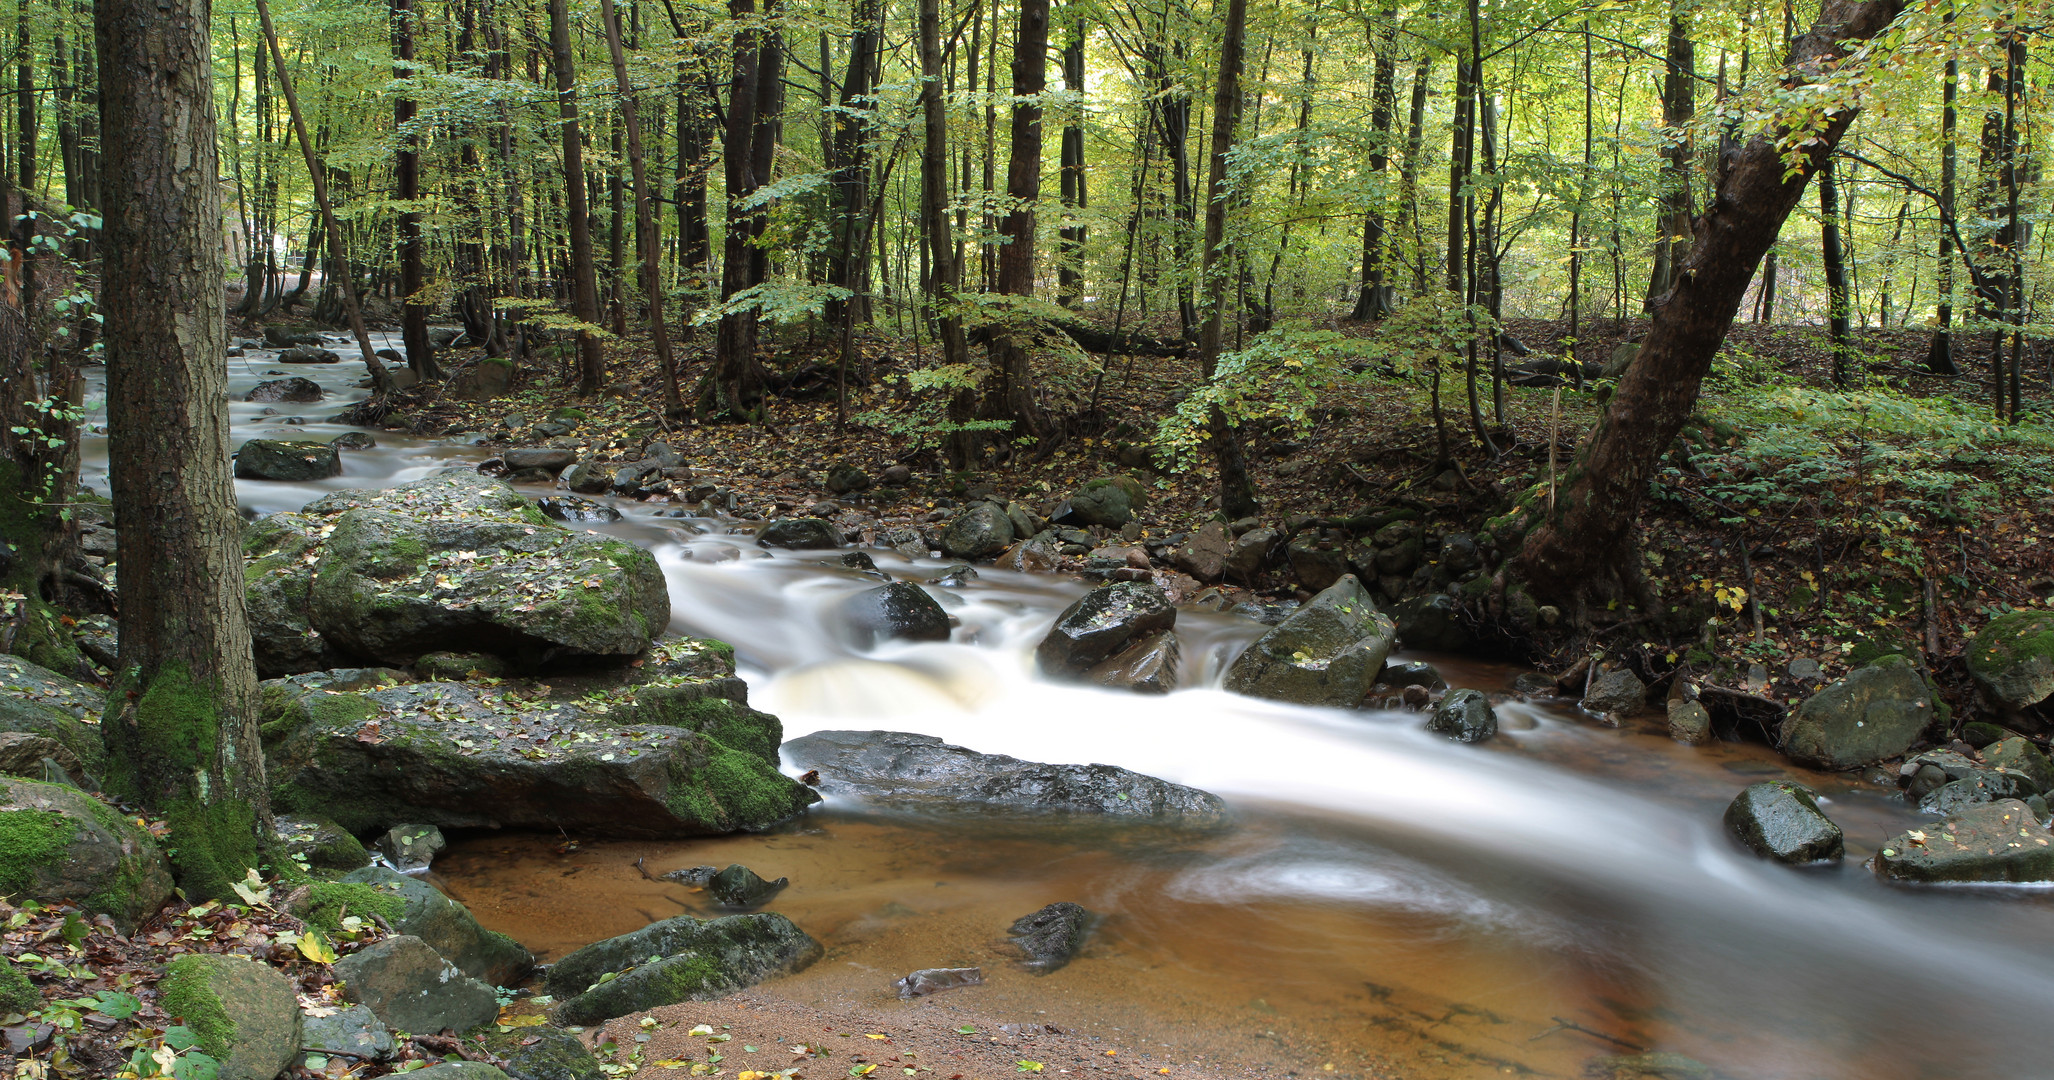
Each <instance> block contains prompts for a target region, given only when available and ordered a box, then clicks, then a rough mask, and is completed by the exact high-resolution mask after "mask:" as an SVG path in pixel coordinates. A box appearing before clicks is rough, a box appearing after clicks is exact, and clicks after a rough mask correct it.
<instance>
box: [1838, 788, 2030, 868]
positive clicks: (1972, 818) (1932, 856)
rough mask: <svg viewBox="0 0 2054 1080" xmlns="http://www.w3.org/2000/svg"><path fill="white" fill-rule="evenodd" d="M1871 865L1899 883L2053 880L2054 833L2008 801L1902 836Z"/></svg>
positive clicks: (2015, 802)
mask: <svg viewBox="0 0 2054 1080" xmlns="http://www.w3.org/2000/svg"><path fill="white" fill-rule="evenodd" d="M1872 865H1873V866H1874V867H1875V871H1876V873H1877V874H1879V875H1881V876H1882V877H1886V878H1890V879H1892V880H1896V881H1918V882H1955V881H1998V882H2005V881H2008V882H2038V881H2054V833H2049V832H2048V831H2047V829H2046V827H2045V826H2043V825H2041V824H2040V822H2039V819H2037V818H2035V817H2034V816H2033V814H2032V811H2031V810H2029V809H2028V808H2027V807H2026V804H2024V803H2022V802H2020V801H2018V800H2017V799H2004V800H2001V801H1998V802H1993V803H1985V804H1983V805H1980V806H1972V807H1969V808H1968V809H1966V810H1963V811H1961V812H1960V813H1958V814H1955V815H1953V816H1951V817H1948V818H1946V819H1944V820H1942V821H1941V822H1940V823H1939V824H1937V825H1927V826H1924V827H1923V828H1918V829H1911V830H1909V831H1906V832H1903V833H1899V834H1898V835H1896V836H1894V837H1892V838H1890V839H1889V840H1888V841H1886V842H1885V843H1884V844H1883V847H1882V849H1881V850H1879V851H1877V852H1876V857H1875V859H1874V860H1873V862H1872Z"/></svg>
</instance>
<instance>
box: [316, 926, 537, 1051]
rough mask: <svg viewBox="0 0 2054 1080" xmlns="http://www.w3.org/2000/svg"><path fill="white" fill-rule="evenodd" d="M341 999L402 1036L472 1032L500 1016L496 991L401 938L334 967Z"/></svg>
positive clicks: (417, 943) (421, 945) (376, 945)
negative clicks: (451, 1030) (362, 1008)
mask: <svg viewBox="0 0 2054 1080" xmlns="http://www.w3.org/2000/svg"><path fill="white" fill-rule="evenodd" d="M335 976H336V978H337V980H339V981H341V982H342V983H343V999H344V1000H346V1001H350V1002H354V1003H356V1004H360V1005H364V1006H367V1007H369V1008H370V1010H371V1012H372V1013H374V1014H376V1015H377V1017H378V1019H379V1020H380V1021H383V1022H384V1023H385V1024H386V1026H388V1027H394V1028H398V1029H400V1030H401V1031H412V1032H422V1033H427V1032H436V1031H441V1030H442V1029H444V1028H455V1029H456V1030H458V1031H468V1030H470V1029H471V1028H474V1027H477V1026H478V1025H479V1024H483V1023H485V1022H487V1021H489V1020H491V1019H492V1018H493V1017H495V1016H497V1015H499V1000H498V998H497V996H496V995H495V994H494V993H493V990H492V987H491V986H489V985H487V984H485V983H482V982H479V981H478V980H477V979H474V978H471V977H470V976H468V975H465V974H464V973H463V972H461V971H458V970H457V968H456V965H454V964H452V963H450V962H449V961H448V960H445V959H443V957H442V954H441V953H438V952H436V951H435V950H434V949H433V948H431V947H429V945H428V943H427V942H424V941H422V940H421V939H420V938H417V937H412V936H410V935H406V934H401V935H398V936H395V937H389V938H386V939H385V940H383V941H380V942H376V943H374V944H371V945H367V946H365V947H364V948H362V949H359V950H357V951H356V952H353V953H351V954H349V955H348V956H345V957H343V958H342V959H340V960H337V961H336V962H335Z"/></svg>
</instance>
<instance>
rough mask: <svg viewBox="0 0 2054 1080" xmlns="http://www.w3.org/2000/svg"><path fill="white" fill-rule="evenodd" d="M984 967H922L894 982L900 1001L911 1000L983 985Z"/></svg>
mask: <svg viewBox="0 0 2054 1080" xmlns="http://www.w3.org/2000/svg"><path fill="white" fill-rule="evenodd" d="M983 985H984V969H983V968H974V967H971V968H921V969H920V970H919V971H916V972H914V973H912V974H911V975H908V976H906V977H905V978H903V979H900V980H899V981H898V982H895V983H893V984H892V986H893V987H895V988H896V989H897V990H898V992H899V1000H900V1001H911V1000H913V999H914V998H916V997H926V996H927V995H929V994H939V993H941V992H942V991H944V990H960V989H962V988H963V987H965V986H983Z"/></svg>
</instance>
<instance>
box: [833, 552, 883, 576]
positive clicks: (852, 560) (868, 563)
mask: <svg viewBox="0 0 2054 1080" xmlns="http://www.w3.org/2000/svg"><path fill="white" fill-rule="evenodd" d="M835 561H836V562H839V563H841V564H842V565H843V566H846V567H848V568H849V569H851V570H861V571H863V572H864V573H867V574H878V575H882V574H883V573H884V571H882V570H879V569H878V568H877V560H875V559H873V558H871V557H870V554H869V553H868V552H864V551H850V552H846V553H844V554H843V555H842V557H841V558H840V559H837V560H835Z"/></svg>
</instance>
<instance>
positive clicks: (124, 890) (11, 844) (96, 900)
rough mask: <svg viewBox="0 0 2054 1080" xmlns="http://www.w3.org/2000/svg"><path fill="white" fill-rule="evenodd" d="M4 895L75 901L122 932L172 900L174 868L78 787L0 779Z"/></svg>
mask: <svg viewBox="0 0 2054 1080" xmlns="http://www.w3.org/2000/svg"><path fill="white" fill-rule="evenodd" d="M0 832H4V842H0V891H4V892H5V893H7V894H8V895H10V896H11V897H12V898H13V899H14V900H15V901H16V902H20V901H23V900H35V901H37V902H39V903H45V904H54V903H62V902H65V901H70V902H73V903H76V904H78V905H80V906H81V907H82V908H84V909H85V911H86V912H87V913H88V914H97V915H106V916H108V917H110V918H112V919H113V920H114V923H115V925H116V926H119V927H121V928H122V929H123V931H124V932H127V931H130V930H133V929H134V928H135V926H136V925H137V924H138V923H140V922H141V921H142V920H144V919H146V918H148V917H149V916H150V915H152V914H155V913H156V911H157V909H158V908H160V907H162V906H163V905H164V902H165V901H166V900H168V899H170V898H171V867H170V864H169V863H168V862H167V861H166V860H165V858H164V853H163V852H162V851H160V850H159V849H158V847H157V842H156V841H155V840H154V839H152V838H151V836H150V834H149V832H148V831H147V830H145V829H144V828H142V827H141V826H138V825H136V824H135V823H134V822H132V821H130V820H128V819H127V818H124V817H123V816H122V815H121V813H120V812H119V811H117V810H115V809H114V808H113V807H111V806H108V805H107V804H106V803H103V802H101V801H100V800H99V799H97V798H94V797H93V796H91V795H88V794H86V793H85V792H83V791H80V790H78V789H77V788H73V787H68V786H65V785H62V784H46V783H42V782H40V781H36V780H20V779H11V778H6V777H0Z"/></svg>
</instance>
